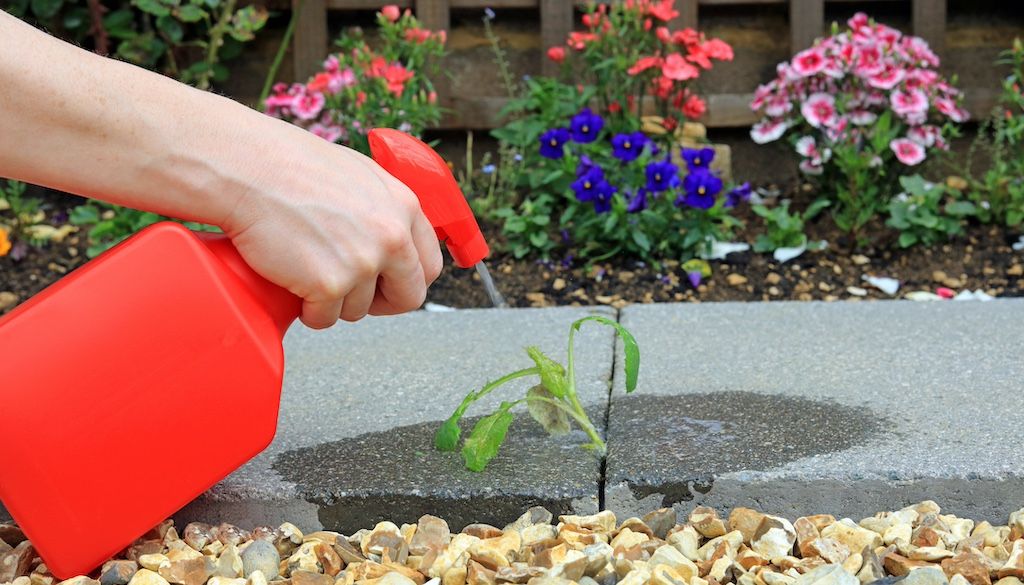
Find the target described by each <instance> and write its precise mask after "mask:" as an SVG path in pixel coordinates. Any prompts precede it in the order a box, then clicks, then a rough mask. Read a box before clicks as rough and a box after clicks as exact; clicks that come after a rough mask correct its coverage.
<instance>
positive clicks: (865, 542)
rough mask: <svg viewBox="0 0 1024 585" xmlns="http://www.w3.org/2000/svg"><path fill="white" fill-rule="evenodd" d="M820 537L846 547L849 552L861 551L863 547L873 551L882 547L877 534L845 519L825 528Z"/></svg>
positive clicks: (880, 538)
mask: <svg viewBox="0 0 1024 585" xmlns="http://www.w3.org/2000/svg"><path fill="white" fill-rule="evenodd" d="M821 536H823V537H824V538H831V539H833V540H835V541H837V542H840V543H842V544H844V545H846V548H847V549H848V550H850V551H861V550H864V548H865V547H869V548H871V549H875V548H877V547H879V546H881V545H882V537H881V536H880V535H879V534H878V533H877V532H874V531H872V530H868V529H866V528H861V527H860V526H857V525H856V524H854V523H853V522H852V521H849V520H845V519H844V520H840V521H839V522H835V523H833V524H829V525H828V526H826V527H825V528H824V529H823V530H821Z"/></svg>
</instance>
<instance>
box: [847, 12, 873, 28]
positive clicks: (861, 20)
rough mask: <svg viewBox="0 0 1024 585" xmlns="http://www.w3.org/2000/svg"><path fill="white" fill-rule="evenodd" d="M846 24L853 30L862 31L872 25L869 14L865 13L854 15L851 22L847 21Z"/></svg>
mask: <svg viewBox="0 0 1024 585" xmlns="http://www.w3.org/2000/svg"><path fill="white" fill-rule="evenodd" d="M846 24H847V25H849V27H850V28H851V29H853V30H860V29H862V28H865V27H867V26H868V25H869V24H871V21H870V19H869V18H868V15H867V14H864V13H863V12H858V13H857V14H854V15H853V17H851V18H850V20H847V21H846Z"/></svg>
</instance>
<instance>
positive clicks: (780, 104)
mask: <svg viewBox="0 0 1024 585" xmlns="http://www.w3.org/2000/svg"><path fill="white" fill-rule="evenodd" d="M791 111H793V101H792V100H790V99H789V97H788V96H786V95H783V94H779V95H776V96H773V97H772V98H771V99H769V100H768V105H766V106H765V108H764V113H765V114H767V115H769V116H771V117H773V118H778V117H779V116H783V115H785V114H788V113H789V112H791Z"/></svg>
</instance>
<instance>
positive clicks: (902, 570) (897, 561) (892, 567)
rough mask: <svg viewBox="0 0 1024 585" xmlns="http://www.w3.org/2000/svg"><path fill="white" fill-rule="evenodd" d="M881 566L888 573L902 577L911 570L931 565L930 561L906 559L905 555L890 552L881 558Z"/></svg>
mask: <svg viewBox="0 0 1024 585" xmlns="http://www.w3.org/2000/svg"><path fill="white" fill-rule="evenodd" d="M882 566H883V567H885V570H886V571H888V572H889V574H890V575H895V576H897V577H903V576H905V575H907V574H909V573H910V572H911V571H913V570H916V569H921V568H923V567H931V566H932V565H931V563H928V562H926V561H915V560H911V559H908V558H907V557H905V556H903V555H900V554H896V553H894V552H891V553H889V554H887V555H885V557H884V558H883V559H882Z"/></svg>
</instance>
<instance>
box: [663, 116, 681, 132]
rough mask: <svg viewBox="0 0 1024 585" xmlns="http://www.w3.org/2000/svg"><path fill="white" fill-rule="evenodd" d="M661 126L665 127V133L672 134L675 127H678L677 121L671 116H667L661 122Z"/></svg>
mask: <svg viewBox="0 0 1024 585" xmlns="http://www.w3.org/2000/svg"><path fill="white" fill-rule="evenodd" d="M661 125H662V126H664V127H665V130H666V131H667V132H672V131H673V130H675V129H676V127H677V126H679V121H678V120H676V119H675V118H673V117H672V116H668V117H666V118H665V119H664V120H662V122H661Z"/></svg>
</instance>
